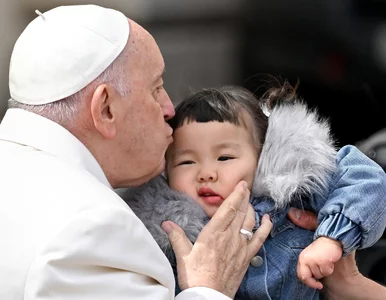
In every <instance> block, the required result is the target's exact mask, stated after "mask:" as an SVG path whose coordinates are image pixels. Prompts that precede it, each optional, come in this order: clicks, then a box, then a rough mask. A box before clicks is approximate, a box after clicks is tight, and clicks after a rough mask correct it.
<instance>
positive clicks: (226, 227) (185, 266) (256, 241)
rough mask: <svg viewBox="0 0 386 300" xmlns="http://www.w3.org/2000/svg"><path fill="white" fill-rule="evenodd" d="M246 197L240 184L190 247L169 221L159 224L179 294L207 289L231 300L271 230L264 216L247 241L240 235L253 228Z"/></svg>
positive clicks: (253, 215) (251, 212)
mask: <svg viewBox="0 0 386 300" xmlns="http://www.w3.org/2000/svg"><path fill="white" fill-rule="evenodd" d="M249 194H250V193H249V190H248V189H247V184H246V182H244V181H242V182H240V183H239V184H238V185H237V186H236V188H235V189H234V191H233V192H232V193H231V194H230V195H229V197H228V198H227V199H225V200H224V202H223V203H222V205H221V206H220V207H219V209H218V210H217V212H216V213H215V215H214V216H213V217H212V219H211V220H210V221H209V223H208V224H207V225H206V226H205V227H204V229H203V230H202V232H201V233H200V235H199V236H198V238H197V241H196V242H195V244H194V245H192V243H191V242H190V241H189V240H188V238H187V237H186V235H185V233H184V232H183V230H182V229H181V228H180V227H179V226H178V225H176V224H174V223H173V222H171V221H167V222H164V223H163V224H162V228H163V229H164V230H165V231H166V232H167V233H168V236H169V239H170V242H171V244H172V246H173V250H174V252H175V254H176V259H177V272H178V282H179V285H180V288H181V289H182V290H185V289H188V288H191V287H198V286H201V287H210V288H213V289H216V290H218V291H219V292H222V293H223V294H225V295H227V296H228V297H230V298H234V296H235V294H236V291H237V289H238V288H239V285H240V283H241V280H242V278H243V276H244V274H245V272H246V270H247V268H248V265H249V263H250V261H251V259H252V258H253V257H254V255H255V254H256V252H257V251H258V250H259V249H260V247H261V246H262V245H263V243H264V241H265V239H266V238H267V236H268V234H269V233H270V231H271V229H272V223H271V221H270V220H269V217H268V216H265V217H264V218H263V219H262V222H261V226H260V227H259V229H258V230H257V231H256V232H255V233H254V234H253V237H252V239H251V240H250V241H247V239H246V237H245V236H244V235H243V234H241V233H240V230H241V229H245V230H248V231H251V230H252V229H253V227H254V226H255V213H254V210H253V208H252V206H251V205H250V204H249ZM208 275H209V276H208ZM207 278H212V280H211V281H208V280H207Z"/></svg>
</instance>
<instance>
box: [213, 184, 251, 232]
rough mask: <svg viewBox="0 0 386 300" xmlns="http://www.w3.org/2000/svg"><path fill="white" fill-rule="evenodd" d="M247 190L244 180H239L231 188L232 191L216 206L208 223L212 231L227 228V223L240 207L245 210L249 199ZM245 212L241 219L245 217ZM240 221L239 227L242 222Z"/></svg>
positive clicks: (237, 212)
mask: <svg viewBox="0 0 386 300" xmlns="http://www.w3.org/2000/svg"><path fill="white" fill-rule="evenodd" d="M247 195H249V192H248V191H247V184H246V182H245V181H241V182H240V183H239V184H238V185H237V186H236V187H235V189H234V190H233V192H232V193H231V194H230V195H229V196H228V198H226V199H225V200H224V202H223V203H222V204H221V206H220V207H219V208H218V210H217V211H216V213H215V214H214V216H213V217H212V219H211V220H210V222H209V224H210V227H211V228H212V230H214V231H224V230H226V229H227V228H228V226H229V224H231V223H232V221H233V220H234V219H235V217H236V216H237V215H238V214H239V212H240V209H244V211H245V213H246V212H247V207H248V203H249V199H246V198H247ZM245 213H244V216H243V218H242V221H243V220H244V218H245ZM242 221H241V222H240V225H239V226H240V227H241V224H242Z"/></svg>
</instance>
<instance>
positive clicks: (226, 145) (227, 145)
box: [215, 142, 241, 150]
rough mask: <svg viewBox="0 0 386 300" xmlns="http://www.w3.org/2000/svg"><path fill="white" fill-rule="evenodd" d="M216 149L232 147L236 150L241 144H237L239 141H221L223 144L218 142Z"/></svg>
mask: <svg viewBox="0 0 386 300" xmlns="http://www.w3.org/2000/svg"><path fill="white" fill-rule="evenodd" d="M215 148H216V149H226V148H231V149H235V150H238V149H240V148H241V146H240V144H237V143H233V142H225V143H221V144H218V145H216V146H215Z"/></svg>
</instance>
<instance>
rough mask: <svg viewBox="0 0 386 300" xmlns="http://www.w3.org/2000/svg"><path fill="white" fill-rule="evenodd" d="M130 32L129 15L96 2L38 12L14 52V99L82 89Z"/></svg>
mask: <svg viewBox="0 0 386 300" xmlns="http://www.w3.org/2000/svg"><path fill="white" fill-rule="evenodd" d="M129 31H130V29H129V22H128V19H127V18H126V17H125V15H124V14H122V13H121V12H119V11H116V10H113V9H107V8H103V7H100V6H96V5H69V6H60V7H57V8H54V9H52V10H49V11H47V12H45V13H43V14H42V16H37V17H36V18H35V19H34V20H33V21H32V22H31V23H30V24H29V25H28V26H27V27H26V29H25V30H24V31H23V33H22V34H21V35H20V37H19V38H18V40H17V41H16V43H15V46H14V49H13V52H12V56H11V63H10V70H9V89H10V93H11V97H12V98H13V99H15V100H17V101H19V102H22V103H25V104H31V105H37V104H46V103H50V102H54V101H57V100H60V99H63V98H65V97H67V96H70V95H72V94H74V93H76V92H78V91H80V90H81V89H82V88H84V87H85V86H86V85H88V84H89V83H90V82H92V81H93V80H94V79H95V78H97V77H98V76H99V75H100V74H101V73H102V72H103V71H104V70H105V69H106V68H107V67H108V66H109V65H110V64H111V63H112V62H113V61H114V60H115V59H116V58H117V56H118V55H119V54H120V53H121V52H122V50H123V48H124V47H125V45H126V43H127V40H128V37H129Z"/></svg>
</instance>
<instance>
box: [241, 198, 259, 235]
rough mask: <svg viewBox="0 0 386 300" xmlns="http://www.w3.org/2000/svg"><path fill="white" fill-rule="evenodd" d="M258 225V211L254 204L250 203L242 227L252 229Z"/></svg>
mask: <svg viewBox="0 0 386 300" xmlns="http://www.w3.org/2000/svg"><path fill="white" fill-rule="evenodd" d="M255 225H256V213H255V210H254V209H253V206H252V205H251V204H250V203H248V210H247V214H246V216H245V219H244V222H243V225H242V226H241V228H243V229H246V230H248V231H252V230H253V228H254V227H255Z"/></svg>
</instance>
